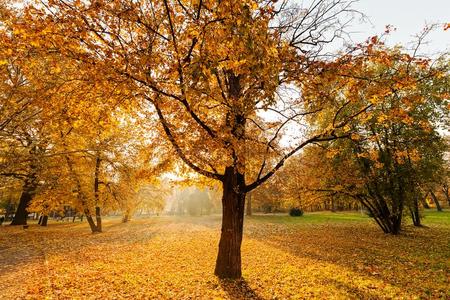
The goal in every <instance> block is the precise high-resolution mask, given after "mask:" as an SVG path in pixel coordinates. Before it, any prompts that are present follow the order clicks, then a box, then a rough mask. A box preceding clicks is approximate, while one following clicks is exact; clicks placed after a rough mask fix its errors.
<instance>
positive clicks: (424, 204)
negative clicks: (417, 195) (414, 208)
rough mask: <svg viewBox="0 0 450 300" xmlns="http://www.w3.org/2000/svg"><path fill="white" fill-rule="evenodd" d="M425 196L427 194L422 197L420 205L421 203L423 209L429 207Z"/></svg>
mask: <svg viewBox="0 0 450 300" xmlns="http://www.w3.org/2000/svg"><path fill="white" fill-rule="evenodd" d="M427 196H428V194H426V195H425V196H424V197H423V198H422V205H423V208H425V209H429V208H430V206H429V205H428V202H427Z"/></svg>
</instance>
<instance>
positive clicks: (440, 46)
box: [350, 0, 450, 54]
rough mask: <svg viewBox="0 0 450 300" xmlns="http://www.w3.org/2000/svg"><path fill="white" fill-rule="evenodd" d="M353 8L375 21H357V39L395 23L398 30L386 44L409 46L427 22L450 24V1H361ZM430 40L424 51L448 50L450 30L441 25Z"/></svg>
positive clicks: (362, 38) (355, 29) (431, 35)
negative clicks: (445, 29)
mask: <svg viewBox="0 0 450 300" xmlns="http://www.w3.org/2000/svg"><path fill="white" fill-rule="evenodd" d="M353 7H354V8H355V9H356V10H358V11H360V12H362V13H364V14H365V15H366V16H367V17H368V18H369V20H370V22H371V23H372V24H370V23H363V24H361V23H358V21H356V22H354V25H353V26H352V27H351V28H350V30H351V31H352V34H351V37H352V39H353V41H355V42H362V41H364V40H365V39H366V38H367V37H369V36H373V35H378V34H380V33H382V32H384V28H385V26H386V25H393V26H394V27H395V28H396V31H394V32H393V33H391V35H390V37H389V39H388V40H387V44H388V45H395V44H402V45H404V46H407V44H408V43H409V42H411V41H413V40H414V35H415V34H417V33H419V32H421V31H422V29H423V28H424V27H425V25H426V24H432V23H445V22H446V23H450V0H360V1H358V2H356V3H355V4H354V6H353ZM428 41H429V43H428V44H426V45H424V46H423V48H422V53H426V54H434V53H435V52H437V51H440V52H442V51H445V50H447V51H449V50H450V30H447V31H444V30H443V27H442V26H441V27H439V28H437V30H436V32H434V33H432V34H430V35H429V37H428Z"/></svg>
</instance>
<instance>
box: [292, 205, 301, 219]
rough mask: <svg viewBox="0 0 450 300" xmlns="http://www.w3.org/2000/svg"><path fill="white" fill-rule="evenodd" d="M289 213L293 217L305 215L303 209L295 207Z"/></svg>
mask: <svg viewBox="0 0 450 300" xmlns="http://www.w3.org/2000/svg"><path fill="white" fill-rule="evenodd" d="M289 215H290V216H291V217H301V216H303V210H301V209H300V208H297V207H294V208H291V209H290V210H289Z"/></svg>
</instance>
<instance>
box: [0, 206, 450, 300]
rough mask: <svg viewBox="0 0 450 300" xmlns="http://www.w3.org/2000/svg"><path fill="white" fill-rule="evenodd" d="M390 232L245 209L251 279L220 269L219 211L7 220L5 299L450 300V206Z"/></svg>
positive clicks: (245, 254) (2, 270) (342, 218)
mask: <svg viewBox="0 0 450 300" xmlns="http://www.w3.org/2000/svg"><path fill="white" fill-rule="evenodd" d="M425 216H426V217H425V219H424V224H425V225H427V227H424V228H414V227H412V226H405V230H404V232H403V233H402V234H401V235H399V236H390V235H385V234H383V233H382V232H381V231H380V230H379V229H378V228H377V227H376V226H375V225H374V224H373V222H372V221H371V220H370V219H369V218H368V217H366V216H365V215H361V214H358V213H328V212H324V213H311V214H305V216H303V217H297V218H293V217H288V216H281V215H276V216H271V215H256V216H253V217H251V218H247V219H246V224H245V236H244V241H243V245H242V260H243V277H244V279H243V280H240V281H227V280H218V279H217V278H216V277H215V276H213V274H212V273H213V269H214V262H215V256H216V254H217V242H218V239H219V234H220V217H219V216H204V217H152V218H142V219H141V218H137V219H135V220H133V221H132V222H130V223H127V224H122V223H120V219H118V218H110V219H106V220H105V221H104V229H105V230H104V231H105V232H103V233H101V234H91V233H90V232H89V228H88V226H87V224H86V223H56V222H51V223H50V225H49V226H48V228H42V227H38V226H37V225H34V224H33V225H31V226H30V228H29V229H27V230H24V229H22V228H18V227H9V226H3V227H1V228H0V262H1V263H0V283H1V288H0V299H45V298H47V299H124V298H129V299H142V298H147V299H149V298H151V299H305V298H314V299H317V298H322V299H383V298H386V299H392V298H395V299H416V298H417V299H419V298H425V299H448V298H449V297H450V291H449V288H448V287H449V284H450V281H449V278H450V251H448V250H449V245H450V224H449V222H448V221H449V219H450V212H448V211H446V212H443V213H436V212H434V211H426V212H425Z"/></svg>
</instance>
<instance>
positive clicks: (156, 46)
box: [22, 0, 364, 278]
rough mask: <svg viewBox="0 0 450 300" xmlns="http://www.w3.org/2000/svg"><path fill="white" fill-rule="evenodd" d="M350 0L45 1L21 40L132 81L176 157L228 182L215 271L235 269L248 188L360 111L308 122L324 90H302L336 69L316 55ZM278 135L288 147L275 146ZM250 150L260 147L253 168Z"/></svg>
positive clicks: (345, 16)
mask: <svg viewBox="0 0 450 300" xmlns="http://www.w3.org/2000/svg"><path fill="white" fill-rule="evenodd" d="M351 2H352V1H344V0H314V1H311V2H310V4H309V5H307V6H304V7H300V6H297V5H296V4H295V3H291V4H290V3H289V1H264V0H261V1H253V0H247V1H237V0H228V1H213V0H204V1H202V0H200V1H169V0H164V1H131V0H117V1H62V0H57V1H48V2H47V1H43V2H42V4H41V5H39V7H35V8H29V9H26V10H25V13H24V14H25V16H26V18H28V22H27V23H24V24H23V28H24V30H25V31H26V29H27V28H29V27H32V28H33V30H32V32H31V33H30V31H28V32H27V34H26V35H25V34H24V35H23V36H22V38H24V39H29V40H30V42H31V41H33V42H34V43H35V44H36V45H37V46H38V47H40V48H41V49H46V50H48V51H58V52H60V53H61V54H63V55H65V56H67V57H70V58H73V59H75V60H76V61H77V62H79V63H81V64H80V66H81V65H83V66H84V67H86V68H87V69H89V70H90V72H91V74H92V75H93V77H92V79H91V80H95V79H98V78H99V77H100V76H99V75H101V76H102V78H104V79H106V80H108V81H109V82H111V83H117V82H121V83H124V82H125V83H127V84H128V88H129V90H130V91H133V93H134V96H135V97H136V98H138V99H141V100H143V101H144V102H147V103H148V104H149V105H151V107H152V108H151V109H153V111H154V113H155V114H156V115H157V117H158V118H159V121H160V125H161V128H162V130H163V131H164V134H165V135H166V136H167V139H168V140H169V141H170V143H171V144H172V146H173V148H174V149H175V152H176V153H177V155H178V156H179V158H180V159H181V160H183V161H184V163H185V164H186V165H188V166H189V167H190V168H191V169H193V170H194V171H196V172H198V173H199V174H201V175H204V176H206V177H210V178H213V179H216V180H219V181H220V182H221V184H222V187H223V197H222V205H223V219H222V234H221V238H220V242H219V253H218V257H217V262H216V268H215V274H216V275H218V276H219V277H228V278H238V277H240V276H241V250H240V249H241V242H242V233H243V214H244V202H245V195H246V193H248V192H249V191H251V190H253V189H255V188H257V187H258V186H259V185H261V184H262V183H264V182H265V181H267V180H268V179H269V178H270V177H271V176H272V175H273V174H274V173H275V172H276V171H277V170H278V169H280V168H281V167H282V165H283V164H284V162H285V160H286V159H287V158H289V157H290V156H292V155H293V154H295V153H296V152H298V151H299V150H300V149H302V148H303V147H305V146H306V145H308V144H310V143H314V142H320V141H326V140H331V139H335V138H337V137H338V136H339V134H340V133H341V132H340V131H341V129H342V128H343V127H344V126H345V125H346V124H347V123H348V121H349V119H350V118H351V117H354V116H356V115H358V114H359V113H361V111H363V110H364V108H361V107H359V108H358V110H357V111H354V112H353V114H350V115H344V116H342V115H339V113H338V112H339V108H337V109H336V113H337V114H336V118H334V122H333V123H332V124H330V126H329V127H327V128H326V130H322V128H316V127H305V124H306V118H307V117H309V116H311V115H314V114H315V113H317V112H319V111H321V110H322V107H321V106H325V105H327V101H328V100H329V98H327V97H326V95H325V94H319V95H311V94H309V95H307V96H303V95H302V93H301V92H300V91H301V90H302V89H303V88H304V87H305V85H308V84H309V81H310V80H311V78H313V77H315V76H321V75H322V74H323V73H324V72H326V71H327V69H329V68H335V67H336V65H335V64H328V63H322V62H320V60H321V56H320V54H321V50H322V49H323V47H324V45H326V44H327V43H330V42H332V41H333V40H334V39H335V38H337V37H339V36H340V35H341V34H342V30H343V28H344V27H345V25H346V24H347V22H348V21H349V20H350V19H351V18H352V13H353V12H352V10H351V8H350V5H351ZM30 24H33V25H30ZM311 101H313V102H317V103H316V105H314V108H313V109H311V110H310V109H308V108H309V107H310V106H311V105H309V102H311ZM263 112H266V113H265V115H264V113H263ZM268 112H269V113H268ZM263 115H264V116H265V117H262V116H263ZM286 128H290V130H286ZM293 132H294V133H295V134H293V135H292V133H293ZM283 136H284V137H286V138H285V140H286V139H288V138H291V141H290V143H289V146H287V147H280V146H277V145H276V144H277V143H276V142H278V141H280V140H282V137H283ZM280 144H281V143H280ZM285 144H286V143H285ZM254 149H258V151H260V150H259V149H263V150H264V153H263V155H259V157H260V161H259V168H253V167H252V168H251V170H256V171H255V172H249V170H248V168H247V163H246V161H247V160H248V157H249V156H251V155H252V151H253V150H254ZM268 157H270V161H271V163H268V162H267V158H268ZM274 157H275V158H274ZM273 160H276V161H275V162H274V163H272V161H273Z"/></svg>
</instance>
